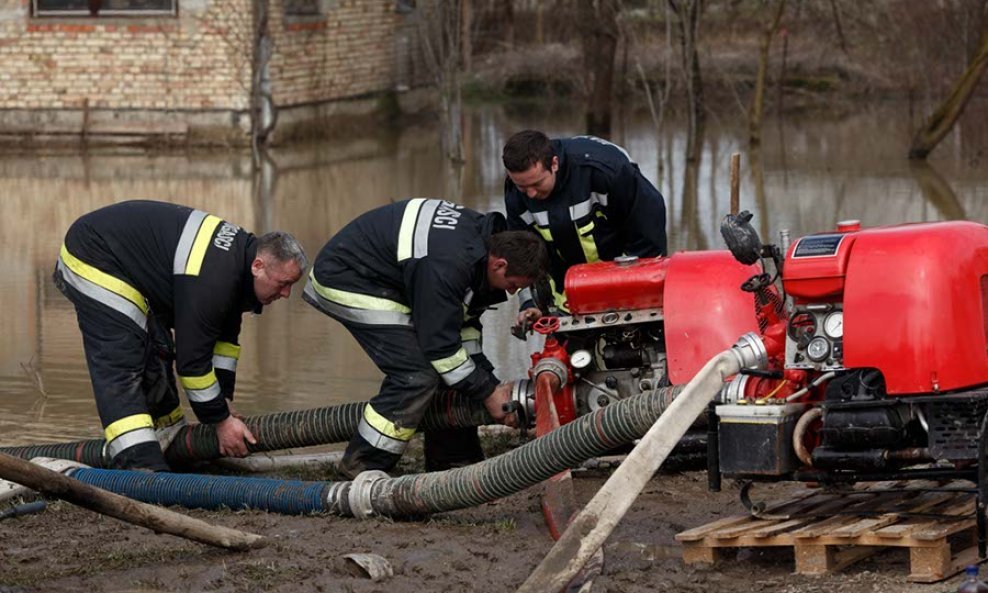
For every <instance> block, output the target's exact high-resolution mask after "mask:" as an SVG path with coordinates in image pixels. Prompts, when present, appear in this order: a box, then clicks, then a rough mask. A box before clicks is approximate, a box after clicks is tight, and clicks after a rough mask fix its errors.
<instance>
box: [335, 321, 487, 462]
mask: <svg viewBox="0 0 988 593" xmlns="http://www.w3.org/2000/svg"><path fill="white" fill-rule="evenodd" d="M334 319H337V321H340V323H342V324H343V326H344V327H346V328H347V330H349V332H350V333H351V334H352V335H353V337H354V338H356V340H357V342H358V343H359V344H360V346H361V347H362V348H363V349H364V352H366V353H367V355H368V356H370V357H371V360H373V361H374V364H376V365H377V367H378V368H379V369H381V371H382V372H383V373H384V374H385V377H384V381H383V382H382V383H381V389H380V391H379V392H378V394H377V395H375V396H374V397H373V398H371V400H370V407H371V408H372V410H373V411H372V412H369V413H368V411H367V410H365V412H364V417H363V418H362V419H361V422H360V426H359V427H358V430H357V433H355V434H354V435H353V438H351V439H350V444H349V445H347V449H346V453H345V454H344V456H343V462H342V465H341V469H342V470H343V473H344V474H346V475H347V476H349V477H351V478H353V477H355V476H356V475H357V474H359V473H360V472H362V471H366V470H372V469H377V470H382V471H388V470H390V469H392V468H393V467H394V466H395V464H397V463H398V459H400V458H401V454H402V453H403V452H404V449H405V446H407V444H408V440H409V439H410V438H411V436H412V434H411V433H412V432H413V429H415V428H416V427H417V426H418V424H419V422H420V421H421V420H422V417H423V416H424V415H425V411H426V409H427V408H428V406H429V403H430V402H431V401H432V397H433V395H435V393H436V390H437V389H443V388H445V385H443V383H442V380H441V379H440V378H439V373H437V372H436V371H435V369H433V368H432V364H430V363H429V361H428V360H427V359H426V357H425V354H423V352H422V350H421V347H420V346H419V343H418V339H417V338H416V335H415V330H414V329H413V328H411V327H408V326H397V325H364V324H360V323H354V322H352V321H348V320H342V319H339V318H336V317H334ZM473 360H474V362H475V363H477V364H479V365H482V366H484V367H485V368H488V369H491V370H493V366H492V365H491V363H490V362H489V361H488V360H487V358H486V357H485V356H484V355H483V354H478V355H474V356H473ZM409 429H412V430H409ZM425 453H426V467H427V468H428V469H429V470H430V471H436V470H441V469H448V468H450V467H456V466H460V465H467V464H470V463H473V462H476V461H481V460H483V459H484V453H483V450H482V449H481V447H480V440H479V438H478V436H477V428H476V427H469V428H458V429H442V430H431V431H426V433H425Z"/></svg>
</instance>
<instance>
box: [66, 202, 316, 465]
mask: <svg viewBox="0 0 988 593" xmlns="http://www.w3.org/2000/svg"><path fill="white" fill-rule="evenodd" d="M306 265H307V262H306V258H305V254H304V253H303V251H302V248H301V247H300V246H299V244H298V242H297V241H296V240H295V239H294V238H293V237H292V236H291V235H289V234H287V233H283V232H273V233H268V234H266V235H263V236H261V237H255V236H254V235H253V234H251V233H249V232H247V231H245V230H243V229H241V228H240V227H238V226H236V225H234V224H232V223H229V222H226V221H224V220H221V219H220V218H218V217H216V216H213V215H211V214H207V213H205V212H203V211H201V210H194V209H192V208H187V207H185V206H179V205H177V204H167V203H162V202H151V201H131V202H122V203H119V204H114V205H111V206H107V207H105V208H101V209H99V210H95V211H93V212H90V213H89V214H86V215H84V216H82V217H81V218H79V219H78V220H77V221H76V222H75V223H73V224H72V226H71V227H70V228H69V230H68V233H67V234H66V235H65V243H64V244H63V245H62V249H61V253H60V255H59V258H58V263H57V264H56V267H55V274H54V279H55V285H56V286H57V287H58V288H59V290H61V291H62V293H63V294H65V296H66V297H68V299H69V300H70V301H72V303H73V304H74V305H75V310H76V315H77V317H78V320H79V329H80V330H81V331H82V339H83V345H84V347H85V351H86V362H87V364H88V365H89V375H90V378H91V379H92V383H93V391H94V393H95V396H96V407H97V409H98V411H99V415H100V420H101V421H102V424H103V429H104V433H105V437H106V441H107V444H106V450H105V455H106V456H107V457H108V459H109V460H110V465H111V467H115V468H120V469H148V470H152V471H167V470H168V469H169V467H168V464H167V463H166V462H165V458H164V455H163V454H162V452H163V450H164V449H166V448H167V445H168V443H169V442H170V437H174V434H175V432H176V431H177V428H178V427H180V426H181V425H182V424H184V422H185V421H184V418H183V415H182V409H181V407H180V402H179V398H178V392H177V389H176V386H175V379H174V375H173V373H172V361H173V360H174V362H175V370H176V371H177V373H178V376H179V380H180V381H181V383H182V387H183V388H184V390H185V393H186V396H187V397H188V399H189V403H190V404H191V406H192V410H193V412H195V415H196V416H197V417H198V419H199V420H200V421H201V422H203V423H207V424H215V425H216V434H217V437H218V439H219V446H220V453H221V454H223V455H227V456H238V457H242V456H244V455H246V454H247V444H246V442H249V443H251V444H254V443H255V441H254V437H253V435H252V434H251V433H250V431H249V430H248V428H247V426H246V425H245V424H244V423H243V422H242V421H241V420H240V419H239V418H238V417H237V416H236V415H235V414H234V413H233V409H232V404H231V403H229V400H232V399H233V391H234V383H235V379H236V369H237V359H238V358H239V354H240V346H239V345H238V335H239V334H240V322H241V315H242V314H243V313H244V312H247V311H251V312H254V313H260V312H261V309H262V307H263V306H264V305H269V304H271V303H273V302H274V301H276V300H278V299H281V298H288V296H289V295H290V294H291V290H292V285H293V284H294V283H295V282H297V281H298V280H299V278H300V277H301V276H302V273H303V272H304V270H305V268H306ZM172 330H174V339H173V338H172ZM245 441H246V442H245Z"/></svg>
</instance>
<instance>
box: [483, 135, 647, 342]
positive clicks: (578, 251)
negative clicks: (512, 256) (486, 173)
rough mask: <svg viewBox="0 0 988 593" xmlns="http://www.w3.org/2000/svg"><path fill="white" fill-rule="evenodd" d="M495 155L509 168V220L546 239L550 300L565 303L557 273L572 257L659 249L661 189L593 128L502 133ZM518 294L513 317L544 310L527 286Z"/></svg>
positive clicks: (523, 318) (581, 259) (523, 319)
mask: <svg viewBox="0 0 988 593" xmlns="http://www.w3.org/2000/svg"><path fill="white" fill-rule="evenodd" d="M501 160H502V162H503V163H504V167H505V168H506V169H507V171H508V176H507V178H506V179H505V181H504V205H505V210H506V212H507V217H508V228H509V229H511V230H521V229H528V230H531V231H532V232H534V233H537V234H538V235H539V236H541V237H542V238H543V239H544V240H545V242H546V243H547V244H548V247H549V254H550V263H549V278H550V280H551V287H552V290H551V292H552V297H553V298H552V300H553V301H554V305H555V307H556V308H558V309H561V310H563V311H565V310H566V307H565V300H566V297H565V295H564V294H563V280H564V278H565V277H566V270H568V269H569V267H570V266H572V265H575V264H582V263H591V262H596V261H610V260H613V259H614V258H615V257H618V256H620V255H635V256H639V257H655V256H659V255H665V253H666V208H665V202H664V201H663V199H662V194H660V193H659V191H658V190H657V189H655V186H654V185H652V184H651V183H650V182H649V181H648V179H646V178H645V176H644V175H642V173H641V171H640V170H639V169H638V165H637V164H635V163H634V162H633V161H632V160H631V159H630V158H629V157H628V153H627V152H626V151H625V150H624V149H623V148H621V147H620V146H617V145H616V144H612V143H610V142H608V141H606V140H602V139H600V138H596V137H594V136H577V137H574V138H562V139H556V140H549V138H548V137H547V136H546V135H545V134H543V133H542V132H539V131H537V130H524V131H522V132H518V133H517V134H515V135H513V136H512V137H511V138H509V139H508V141H507V143H505V145H504V151H503V152H502V155H501ZM542 296H549V295H542ZM520 300H521V309H522V310H521V313H520V314H519V316H518V323H519V324H520V325H524V324H526V323H528V322H531V321H534V320H535V319H537V318H538V317H539V316H540V315H544V314H548V313H549V311H540V310H539V309H538V308H537V306H536V304H535V301H534V300H533V295H532V294H531V292H530V291H528V290H523V291H522V292H521V294H520Z"/></svg>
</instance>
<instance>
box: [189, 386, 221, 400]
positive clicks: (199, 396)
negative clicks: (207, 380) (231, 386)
mask: <svg viewBox="0 0 988 593" xmlns="http://www.w3.org/2000/svg"><path fill="white" fill-rule="evenodd" d="M185 395H186V396H187V397H188V398H189V401H191V402H196V403H200V404H201V403H203V402H208V401H212V400H214V399H216V398H218V397H220V384H219V382H218V381H214V382H213V384H212V385H210V386H209V387H206V388H204V389H189V388H188V387H186V388H185Z"/></svg>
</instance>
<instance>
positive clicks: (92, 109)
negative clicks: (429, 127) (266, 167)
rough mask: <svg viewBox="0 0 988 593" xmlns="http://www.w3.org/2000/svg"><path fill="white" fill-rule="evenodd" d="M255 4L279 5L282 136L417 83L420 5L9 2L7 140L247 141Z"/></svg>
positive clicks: (3, 59)
mask: <svg viewBox="0 0 988 593" xmlns="http://www.w3.org/2000/svg"><path fill="white" fill-rule="evenodd" d="M254 2H265V3H266V4H265V5H266V6H267V7H268V13H269V21H268V22H269V24H268V35H269V38H270V50H271V51H270V60H269V63H268V67H267V68H266V70H265V79H266V80H265V87H266V88H269V89H270V96H271V100H272V102H273V104H274V105H275V106H277V111H278V118H279V119H278V127H277V128H276V130H277V132H276V133H277V134H281V135H283V136H286V137H287V136H288V135H290V134H292V133H293V130H294V131H298V130H300V129H309V130H311V129H312V122H313V121H323V120H325V119H326V118H328V117H331V116H333V115H334V114H345V115H347V116H348V117H352V116H353V115H354V114H360V113H368V112H371V111H373V110H374V109H375V108H376V106H377V105H378V104H379V103H380V96H381V95H382V94H383V93H387V92H389V91H393V90H394V89H396V88H405V87H406V86H407V85H408V84H409V83H408V80H407V79H408V77H409V76H410V75H411V74H410V72H409V64H410V62H409V60H410V58H409V52H410V51H411V48H410V46H411V45H412V44H413V43H414V39H413V37H414V25H412V24H411V21H410V15H412V14H414V13H415V10H414V8H413V6H414V2H412V3H411V5H412V6H409V3H408V2H407V1H404V2H403V1H400V0H398V1H396V0H0V136H4V137H6V138H8V139H10V138H21V139H22V138H23V137H25V136H29V137H32V138H48V139H58V138H63V139H71V138H83V139H93V138H104V139H106V138H111V137H114V136H120V137H129V136H143V137H147V136H149V135H150V136H156V137H158V138H161V137H171V138H173V139H180V140H181V141H183V142H193V143H195V142H205V143H214V142H223V143H241V142H244V141H245V140H246V137H247V135H248V130H249V128H250V124H249V117H248V110H249V106H250V104H251V72H252V55H253V50H254V36H253V33H254V23H255V14H256V6H255V5H254Z"/></svg>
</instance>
